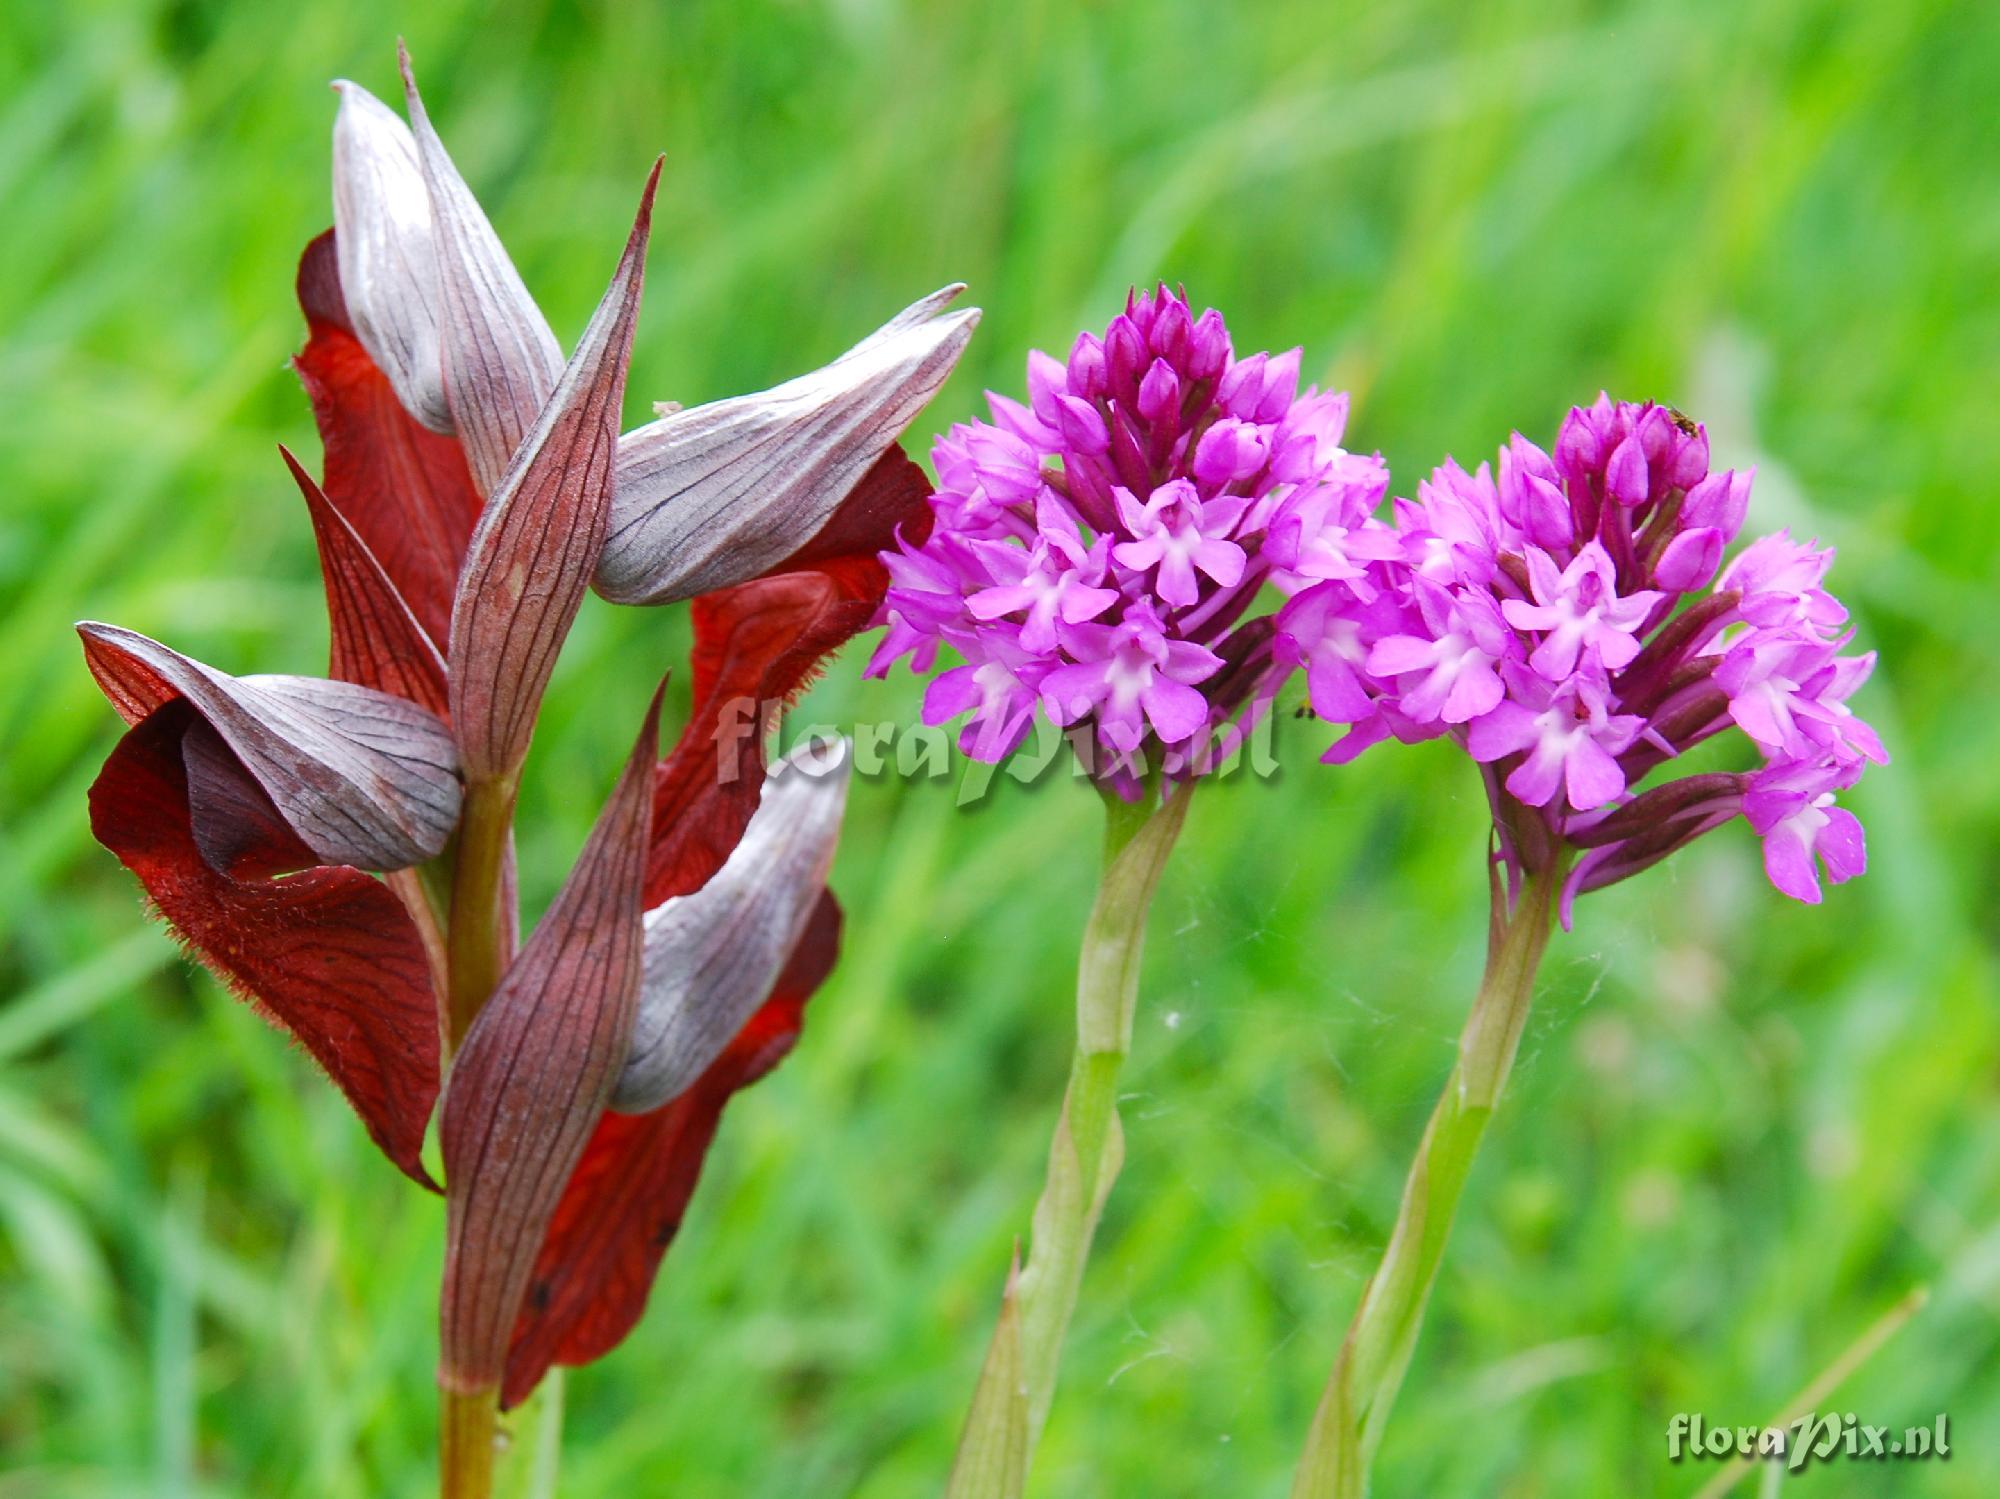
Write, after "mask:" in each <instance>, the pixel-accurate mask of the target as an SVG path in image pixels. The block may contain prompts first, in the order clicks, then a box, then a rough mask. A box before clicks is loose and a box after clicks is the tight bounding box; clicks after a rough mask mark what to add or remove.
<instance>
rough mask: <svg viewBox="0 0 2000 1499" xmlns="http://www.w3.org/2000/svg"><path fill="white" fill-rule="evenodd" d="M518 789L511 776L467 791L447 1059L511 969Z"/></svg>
mask: <svg viewBox="0 0 2000 1499" xmlns="http://www.w3.org/2000/svg"><path fill="white" fill-rule="evenodd" d="M516 785H517V782H516V780H515V778H514V777H512V776H509V777H507V778H506V779H504V780H495V781H478V780H476V781H473V782H472V783H471V784H470V785H468V786H467V787H466V788H465V813H464V819H463V821H462V822H461V823H460V824H459V832H458V857H457V861H456V863H455V865H454V867H453V870H452V879H451V922H450V930H449V933H448V935H447V938H446V949H447V955H448V960H449V967H450V973H449V976H448V983H447V987H446V990H445V995H446V998H445V1013H444V1015H443V1017H442V1020H443V1027H444V1049H445V1054H446V1057H447V1059H448V1058H449V1057H450V1056H451V1054H453V1053H455V1052H456V1051H457V1050H458V1048H459V1045H460V1043H462V1042H463V1041H464V1040H465V1034H466V1032H467V1031H469V1030H470V1029H471V1028H472V1022H473V1021H474V1020H475V1019H476V1018H477V1017H478V1015H479V1011H480V1007H481V1006H483V1005H484V1004H485V1003H486V1001H487V1000H488V999H489V998H491V997H492V994H493V991H494V989H495V988H496V987H497V986H498V985H499V983H500V975H501V974H502V973H503V972H504V971H505V970H506V967H507V947H508V938H509V934H510V932H511V931H512V926H513V917H512V913H511V912H509V911H507V910H506V909H504V906H505V901H504V894H503V892H504V887H505V884H506V865H507V839H508V835H509V832H510V831H511V829H512V828H513V825H514V793H515V788H516Z"/></svg>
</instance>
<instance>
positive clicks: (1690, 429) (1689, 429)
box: [1667, 406, 1701, 437]
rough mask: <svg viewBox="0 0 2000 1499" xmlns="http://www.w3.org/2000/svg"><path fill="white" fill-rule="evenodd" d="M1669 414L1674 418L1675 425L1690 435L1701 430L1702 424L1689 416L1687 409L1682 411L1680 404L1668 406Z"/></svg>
mask: <svg viewBox="0 0 2000 1499" xmlns="http://www.w3.org/2000/svg"><path fill="white" fill-rule="evenodd" d="M1667 415H1668V416H1670V417H1672V418H1673V419H1674V425H1675V426H1676V427H1679V428H1680V429H1681V431H1683V432H1685V433H1686V434H1687V435H1688V436H1689V437H1693V436H1694V435H1695V434H1696V433H1697V432H1699V431H1701V426H1700V424H1699V423H1697V422H1696V421H1695V419H1694V418H1693V417H1691V416H1689V415H1688V414H1687V413H1686V412H1685V411H1682V410H1681V409H1680V408H1679V407H1678V406H1669V407H1668V408H1667Z"/></svg>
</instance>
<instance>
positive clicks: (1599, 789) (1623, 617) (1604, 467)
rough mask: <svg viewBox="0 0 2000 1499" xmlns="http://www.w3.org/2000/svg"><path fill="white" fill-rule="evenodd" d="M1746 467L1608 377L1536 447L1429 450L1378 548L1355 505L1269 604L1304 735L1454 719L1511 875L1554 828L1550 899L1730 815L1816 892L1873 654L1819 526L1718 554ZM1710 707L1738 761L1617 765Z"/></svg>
mask: <svg viewBox="0 0 2000 1499" xmlns="http://www.w3.org/2000/svg"><path fill="white" fill-rule="evenodd" d="M1751 478H1752V475H1751V473H1750V472H1749V471H1747V470H1745V471H1734V470H1720V471H1716V472H1713V473H1711V472H1710V471H1709V445H1708V435H1707V432H1706V431H1705V429H1703V428H1702V427H1700V426H1697V425H1696V424H1694V423H1692V422H1690V421H1688V420H1687V419H1686V418H1685V417H1683V416H1681V415H1680V414H1679V413H1677V412H1674V411H1672V410H1671V409H1670V408H1668V407H1665V406H1660V405H1654V404H1650V403H1648V404H1639V403H1632V402H1614V401H1612V400H1611V399H1610V398H1609V397H1608V396H1603V397H1600V398H1599V399H1598V400H1597V402H1596V403H1594V404H1593V405H1592V406H1590V407H1588V408H1579V409H1576V410H1573V411H1571V412H1570V414H1569V416H1568V418H1567V419H1566V420H1565V421H1564V422H1563V425H1562V430H1561V432H1560V434H1559V435H1558V437H1557V440H1556V444H1555V449H1554V451H1553V453H1550V452H1545V451H1543V450H1542V449H1541V448H1539V447H1537V446H1536V445H1535V444H1533V443H1531V442H1529V441H1528V440H1527V439H1526V438H1524V437H1522V436H1521V435H1520V434H1518V433H1516V434H1515V435H1514V436H1513V438H1512V439H1511V440H1510V441H1509V443H1508V445H1507V446H1506V447H1505V448H1504V449H1502V451H1501V452H1500V455H1499V461H1498V464H1497V476H1496V472H1495V468H1492V467H1489V466H1487V465H1481V466H1480V467H1479V469H1478V470H1477V471H1475V472H1470V473H1468V472H1467V471H1466V470H1465V469H1464V468H1462V467H1461V466H1460V465H1458V464H1457V463H1455V462H1451V461H1447V462H1446V463H1445V464H1444V465H1443V466H1442V467H1440V468H1439V469H1438V470H1437V471H1436V472H1435V473H1433V474H1432V475H1431V476H1430V478H1429V479H1428V480H1427V481H1425V482H1424V483H1423V484H1421V485H1420V486H1419V487H1418V490H1417V498H1416V499H1415V500H1406V499H1399V500H1397V501H1396V502H1395V506H1394V524H1393V527H1392V528H1390V529H1389V531H1388V535H1389V537H1390V538H1391V539H1392V541H1393V543H1394V547H1393V550H1391V551H1389V552H1387V553H1384V554H1382V555H1376V554H1374V552H1373V550H1372V549H1373V548H1374V547H1376V546H1378V545H1379V541H1380V538H1379V537H1378V536H1377V535H1376V534H1375V533H1372V532H1369V531H1367V530H1366V529H1365V528H1364V530H1363V535H1364V537H1366V542H1365V546H1366V547H1367V548H1368V549H1369V550H1367V551H1366V552H1365V553H1363V554H1360V555H1357V556H1356V557H1355V565H1353V566H1350V567H1344V568H1323V569H1322V570H1321V571H1320V572H1319V573H1318V574H1317V576H1318V577H1319V578H1320V579H1321V581H1318V582H1315V583H1314V584H1312V586H1310V587H1306V588H1303V589H1299V590H1296V591H1295V592H1294V593H1293V595H1292V597H1291V599H1290V601H1289V602H1288V603H1287V604H1286V605H1285V606H1284V608H1283V610H1282V611H1281V612H1280V614H1279V618H1278V639H1277V643H1276V652H1277V655H1278V657H1279V659H1281V660H1285V661H1290V662H1293V663H1296V664H1300V665H1304V666H1305V667H1306V670H1307V681H1308V687H1309V690H1310V695H1311V701H1312V704H1313V707H1314V710H1315V711H1316V712H1318V713H1319V714H1320V716H1321V717H1323V718H1326V719H1328V720H1329V721H1332V722H1336V723H1341V724H1345V725H1347V726H1348V729H1347V733H1346V735H1345V736H1344V737H1343V738H1342V739H1341V740H1340V741H1339V742H1338V743H1336V744H1335V745H1334V747H1333V748H1332V749H1331V750H1329V751H1328V752H1327V755H1326V757H1325V758H1326V759H1327V760H1328V761H1330V762H1334V763H1340V762H1344V761H1346V760H1350V759H1352V758H1354V756H1356V755H1357V754H1359V753H1361V752H1362V751H1363V750H1365V749H1366V748H1368V747H1369V746H1371V745H1373V744H1377V743H1380V742H1381V741H1383V740H1385V739H1389V738H1396V739H1400V740H1405V741H1408V740H1414V739H1423V738H1430V737H1435V736H1436V735H1439V734H1449V735H1451V736H1452V737H1454V738H1456V739H1458V740H1459V742H1460V743H1461V744H1463V745H1464V746H1465V748H1466V749H1467V751H1468V752H1469V753H1470V755H1471V756H1472V758H1473V759H1475V760H1477V761H1479V762H1480V763H1481V764H1482V765H1484V766H1486V767H1487V768H1488V778H1487V786H1488V791H1489V794H1490V795H1491V797H1492V798H1493V802H1494V813H1495V824H1496V828H1497V830H1498V837H1499V843H1500V856H1501V857H1502V858H1503V859H1504V861H1505V862H1506V863H1507V865H1508V867H1509V871H1510V874H1511V875H1512V876H1513V877H1515V878H1517V879H1518V878H1519V877H1520V875H1521V874H1522V873H1523V871H1524V870H1525V869H1527V868H1530V867H1535V866H1538V865H1541V864H1544V863H1545V862H1546V861H1548V860H1549V859H1551V858H1553V857H1555V856H1556V855H1557V854H1558V853H1559V852H1560V851H1561V850H1562V849H1563V848H1564V847H1565V846H1568V847H1569V848H1572V849H1574V850H1577V851H1578V857H1577V858H1576V859H1575V862H1574V865H1573V867H1572V869H1571V872H1570V874H1569V877H1568V883H1567V885H1566V888H1565V899H1564V919H1565V920H1567V919H1568V910H1569V903H1570V902H1571V901H1573V900H1574V898H1575V896H1576V895H1578V894H1580V893H1583V892H1585V891H1588V890H1594V889H1599V888H1602V887H1603V886H1605V885H1608V884H1611V883H1614V882H1615V881H1617V880H1620V879H1624V878H1626V877H1627V876H1629V875H1631V874H1634V873H1637V872H1638V871H1639V870H1641V869H1644V868H1646V867H1649V866H1650V865H1652V864H1654V863H1657V862H1658V861H1659V860H1660V859H1662V858H1665V857H1666V856H1667V855H1668V854H1670V853H1672V852H1673V851H1674V850H1675V849H1677V848H1680V847H1682V846H1684V845H1685V844H1686V843H1687V842H1689V841H1690V840H1692V839H1693V838H1695V837H1698V836H1700V835H1701V834H1702V833H1705V832H1707V831H1709V830H1710V829H1712V828H1714V827H1717V826H1720V825H1721V824H1722V823H1724V822H1727V821H1730V820H1732V819H1733V818H1735V817H1737V816H1739V815H1740V816H1743V817H1744V818H1746V820H1748V821H1749V823H1750V824H1751V827H1752V828H1753V829H1754V830H1755V831H1756V832H1757V833H1758V834H1759V835H1760V836H1761V837H1762V838H1763V839H1764V848H1765V866H1766V869H1767V871H1768V872H1769V874H1770V877H1771V881H1772V883H1773V884H1774V885H1776V886H1777V888H1778V889H1780V890H1782V891H1783V892H1784V893H1785V894H1787V895H1791V896H1793V897H1795V898H1797V899H1800V900H1807V901H1816V900H1818V899H1819V879H1818V875H1817V868H1818V867H1819V866H1822V865H1823V866H1824V868H1825V870H1826V873H1827V876H1828V878H1830V879H1831V880H1833V881H1835V882H1836V883H1837V882H1839V881H1841V880H1844V879H1847V878H1850V877H1851V876H1853V875H1855V874H1858V873H1860V872H1861V870H1862V869H1863V867H1864V866H1865V864H1866V852H1865V848H1864V843H1863V838H1862V832H1861V825H1860V823H1859V822H1858V821H1856V820H1855V818H1854V817H1853V816H1852V814H1851V813H1848V812H1846V811H1843V810H1842V809H1840V808H1838V807H1836V806H1835V805H1834V804H1833V799H1834V795H1835V793H1837V792H1839V791H1843V790H1845V789H1846V788H1848V787H1850V786H1852V785H1853V784H1854V783H1855V781H1856V780H1857V779H1858V778H1859V777H1860V774H1861V772H1862V770H1863V769H1864V768H1865V767H1866V766H1867V765H1868V764H1870V763H1874V764H1881V763H1885V762H1886V761H1887V758H1888V756H1887V753H1886V752H1885V750H1884V749H1883V746H1882V742H1881V739H1880V737H1879V736H1878V735H1877V734H1876V733H1875V731H1874V730H1873V729H1872V728H1870V727H1869V725H1868V724H1867V723H1865V722H1864V721H1863V720H1862V719H1860V718H1859V717H1857V716H1856V715H1855V713H1854V712H1853V710H1852V709H1851V708H1850V707H1849V705H1848V700H1849V699H1850V698H1851V697H1852V696H1853V695H1854V693H1855V692H1856V690H1858V689H1859V688H1860V686H1861V685H1862V683H1863V682H1865V681H1866V680H1867V677H1868V675H1869V673H1870V671H1871V670H1872V669H1873V667H1874V661H1875V658H1874V655H1873V653H1867V654H1847V650H1848V647H1849V645H1850V644H1851V643H1852V635H1851V633H1841V632H1842V630H1843V627H1844V626H1845V624H1846V622H1847V617H1848V615H1847V610H1846V608H1845V607H1844V606H1842V604H1841V603H1840V601H1839V600H1838V599H1836V598H1835V597H1834V596H1833V595H1832V594H1830V593H1828V592H1827V591H1826V589H1825V588H1824V586H1823V584H1824V581H1825V578H1826V574H1827V570H1828V568H1829V566H1830V565H1831V563H1832V560H1833V549H1832V548H1830V547H1819V546H1818V545H1817V544H1815V543H1804V542H1799V541H1795V540H1794V539H1793V538H1792V537H1791V536H1790V535H1789V534H1788V533H1786V532H1782V531H1780V532H1777V533H1775V534H1773V535H1769V536H1765V537H1762V538H1761V539H1759V540H1756V541H1754V542H1752V543H1751V544H1750V545H1748V546H1747V547H1745V548H1743V550H1742V551H1741V552H1740V553H1739V554H1738V555H1737V556H1736V557H1735V558H1734V560H1732V561H1730V562H1729V563H1727V565H1724V563H1723V555H1724V552H1725V550H1726V549H1727V547H1728V545H1729V544H1730V542H1732V541H1733V540H1734V539H1735V537H1736V533H1737V531H1738V530H1739V529H1740V528H1741V526H1742V524H1743V522H1744V519H1745V516H1746V514H1747V511H1748V508H1749V500H1750V487H1751ZM1732 728H1733V729H1737V730H1740V731H1741V734H1742V736H1743V738H1744V740H1746V741H1747V742H1748V744H1749V745H1750V746H1751V747H1752V748H1754V749H1755V750H1756V751H1757V753H1758V754H1759V755H1760V756H1761V757H1762V759H1763V762H1764V768H1763V769H1761V770H1758V771H1754V772H1750V773H1712V772H1710V773H1702V774H1696V775H1686V776H1682V777H1680V778H1679V779H1678V780H1675V779H1667V780H1664V781H1660V782H1657V783H1654V784H1651V785H1643V784H1642V783H1644V782H1646V781H1647V779H1648V777H1649V776H1651V775H1652V773H1653V772H1655V771H1656V770H1658V769H1659V768H1660V767H1662V766H1663V765H1665V764H1666V763H1667V762H1668V761H1671V760H1674V759H1676V758H1678V757H1679V756H1681V755H1682V754H1684V753H1686V752H1687V751H1688V750H1689V749H1691V748H1693V747H1694V746H1695V745H1697V744H1700V743H1702V742H1703V741H1705V740H1707V739H1709V738H1711V737H1713V736H1714V735H1716V734H1719V733H1722V732H1724V731H1725V730H1729V729H1732ZM1815 860H1817V861H1818V862H1817V864H1816V863H1815Z"/></svg>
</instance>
